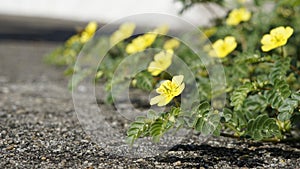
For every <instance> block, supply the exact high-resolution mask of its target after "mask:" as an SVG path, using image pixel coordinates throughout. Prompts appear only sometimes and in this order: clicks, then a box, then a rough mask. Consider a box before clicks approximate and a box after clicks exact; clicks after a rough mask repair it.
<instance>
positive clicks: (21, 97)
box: [0, 41, 300, 168]
mask: <svg viewBox="0 0 300 169" xmlns="http://www.w3.org/2000/svg"><path fill="white" fill-rule="evenodd" d="M56 46H57V44H54V43H45V42H27V41H26V42H25V41H24V42H22V41H11V42H9V41H2V42H1V43H0V168H238V167H241V168H299V167H300V145H299V144H290V145H289V144H271V143H263V144H262V143H251V142H248V143H246V142H243V141H238V140H232V139H227V138H210V139H209V140H208V141H206V142H205V143H204V144H198V143H197V139H198V137H197V136H196V135H194V136H191V137H190V138H189V139H187V140H186V141H185V142H183V143H182V144H177V145H174V147H173V148H172V149H171V150H170V151H167V152H165V153H162V154H161V155H157V156H154V157H148V158H129V157H118V156H116V155H111V152H105V151H104V150H103V149H102V148H101V147H100V146H99V145H97V144H96V143H94V142H93V141H92V140H91V138H90V136H89V135H87V134H86V133H85V132H84V130H83V129H82V127H81V126H80V123H79V121H78V119H77V116H76V114H75V112H74V108H73V103H72V97H71V94H70V93H69V91H68V90H67V88H66V85H67V80H66V79H65V78H64V77H63V75H62V71H63V69H61V68H56V67H52V66H49V65H45V64H44V63H43V60H42V56H43V55H44V54H45V53H47V52H49V51H51V50H52V49H53V48H54V47H56ZM108 119H109V122H111V123H114V122H118V123H119V122H120V121H121V123H122V121H123V120H122V119H119V117H113V116H112V117H108ZM116 127H118V126H116ZM111 141H114V140H111Z"/></svg>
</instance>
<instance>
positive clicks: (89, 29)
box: [80, 22, 98, 43]
mask: <svg viewBox="0 0 300 169" xmlns="http://www.w3.org/2000/svg"><path fill="white" fill-rule="evenodd" d="M97 27H98V25H97V23H96V22H90V23H89V24H88V25H87V26H86V27H85V29H84V31H83V32H82V33H81V36H80V42H81V43H86V42H87V41H89V40H90V39H91V38H92V37H93V36H94V34H95V32H96V30H97Z"/></svg>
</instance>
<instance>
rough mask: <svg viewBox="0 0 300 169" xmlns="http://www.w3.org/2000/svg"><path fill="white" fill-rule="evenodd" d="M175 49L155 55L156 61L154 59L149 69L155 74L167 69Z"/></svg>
mask: <svg viewBox="0 0 300 169" xmlns="http://www.w3.org/2000/svg"><path fill="white" fill-rule="evenodd" d="M172 57H173V50H166V51H161V52H159V53H158V54H156V55H155V56H154V61H152V62H151V63H150V64H149V66H148V71H149V72H150V73H151V74H152V75H153V76H157V75H159V74H160V73H161V72H162V71H165V70H166V69H167V68H168V67H169V66H170V65H171V63H172Z"/></svg>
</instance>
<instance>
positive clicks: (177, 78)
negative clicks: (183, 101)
mask: <svg viewBox="0 0 300 169" xmlns="http://www.w3.org/2000/svg"><path fill="white" fill-rule="evenodd" d="M183 78H184V76H183V75H178V76H174V77H173V78H172V82H173V83H175V84H176V85H177V86H180V85H181V83H182V81H183Z"/></svg>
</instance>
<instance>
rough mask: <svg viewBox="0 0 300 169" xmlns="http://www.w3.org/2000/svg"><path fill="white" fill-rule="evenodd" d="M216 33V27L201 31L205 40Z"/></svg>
mask: <svg viewBox="0 0 300 169" xmlns="http://www.w3.org/2000/svg"><path fill="white" fill-rule="evenodd" d="M216 32H217V28H216V27H211V28H207V29H205V30H204V31H203V33H204V35H205V36H206V37H205V38H209V37H211V36H212V35H214V34H215V33H216Z"/></svg>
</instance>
